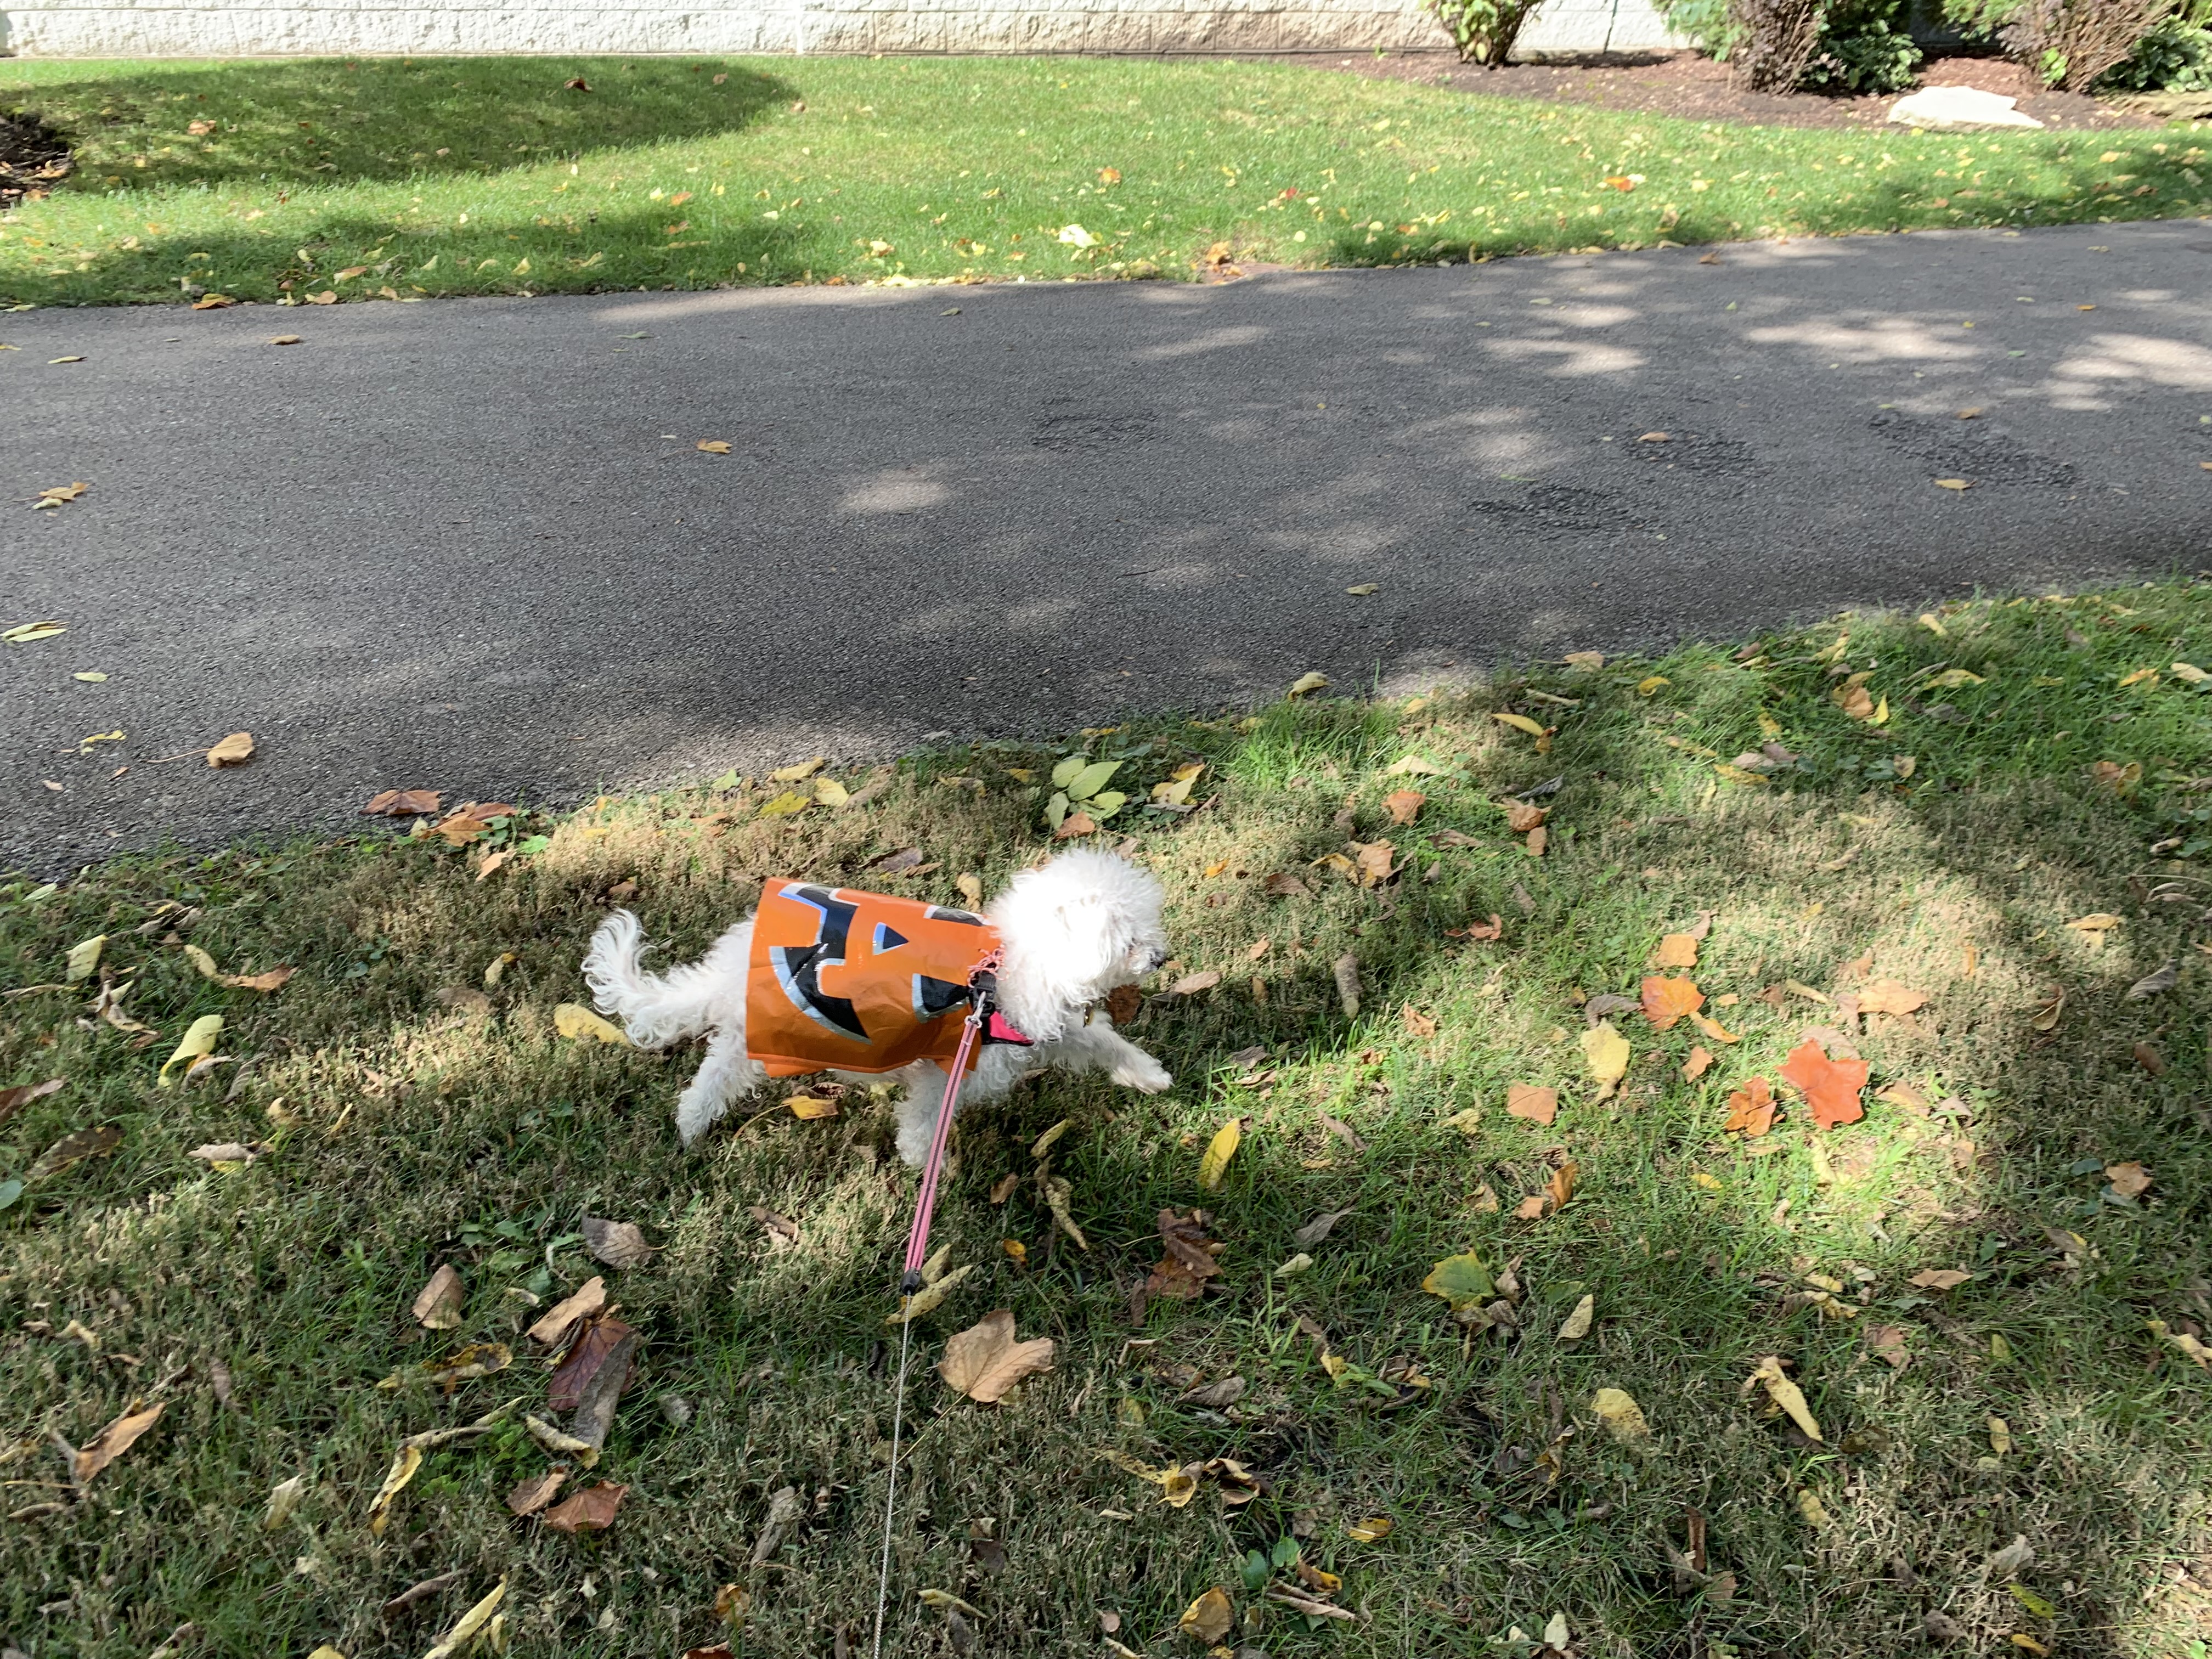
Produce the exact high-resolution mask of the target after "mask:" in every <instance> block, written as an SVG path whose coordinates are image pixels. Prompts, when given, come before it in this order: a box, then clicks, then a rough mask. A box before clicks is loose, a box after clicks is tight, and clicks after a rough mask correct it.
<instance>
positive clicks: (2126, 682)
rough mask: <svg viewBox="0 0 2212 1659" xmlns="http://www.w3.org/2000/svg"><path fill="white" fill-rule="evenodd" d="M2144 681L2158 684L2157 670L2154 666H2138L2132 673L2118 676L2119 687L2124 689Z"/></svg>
mask: <svg viewBox="0 0 2212 1659" xmlns="http://www.w3.org/2000/svg"><path fill="white" fill-rule="evenodd" d="M2146 681H2147V682H2148V683H2149V684H2152V685H2156V684H2158V670H2156V669H2155V668H2138V669H2136V671H2135V672H2134V673H2132V674H2123V675H2122V676H2121V677H2120V683H2119V689H2120V690H2123V691H2124V690H2127V689H2128V688H2129V687H2130V686H2131V685H2142V684H2144V683H2145V682H2146Z"/></svg>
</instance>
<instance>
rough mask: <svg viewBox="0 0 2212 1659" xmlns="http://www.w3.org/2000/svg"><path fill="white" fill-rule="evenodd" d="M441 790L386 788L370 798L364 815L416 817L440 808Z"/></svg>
mask: <svg viewBox="0 0 2212 1659" xmlns="http://www.w3.org/2000/svg"><path fill="white" fill-rule="evenodd" d="M441 793H442V792H441V791H439V790H436V789H386V790H384V791H383V792H381V793H379V794H375V795H373V796H371V797H370V798H369V802H368V805H366V806H364V807H362V809H361V811H362V817H395V818H408V817H421V816H423V815H426V814H428V813H431V812H435V811H437V810H438V799H439V796H440V794H441Z"/></svg>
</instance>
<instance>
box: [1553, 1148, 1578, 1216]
mask: <svg viewBox="0 0 2212 1659" xmlns="http://www.w3.org/2000/svg"><path fill="white" fill-rule="evenodd" d="M1581 1173H1582V1166H1581V1165H1580V1164H1577V1163H1576V1162H1575V1161H1574V1159H1572V1158H1569V1159H1568V1160H1567V1161H1566V1162H1565V1163H1564V1164H1561V1165H1559V1168H1558V1169H1556V1170H1553V1171H1552V1178H1551V1179H1550V1180H1549V1181H1547V1182H1545V1183H1544V1195H1545V1197H1547V1198H1548V1199H1550V1200H1552V1207H1553V1209H1555V1210H1563V1209H1565V1207H1566V1204H1567V1200H1569V1199H1571V1198H1572V1197H1573V1196H1574V1195H1575V1177H1576V1176H1578V1175H1580V1174H1581Z"/></svg>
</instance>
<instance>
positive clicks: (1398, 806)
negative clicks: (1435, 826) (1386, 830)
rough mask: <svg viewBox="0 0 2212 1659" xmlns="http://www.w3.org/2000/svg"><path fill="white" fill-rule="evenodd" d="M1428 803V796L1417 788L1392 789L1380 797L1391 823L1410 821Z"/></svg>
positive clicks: (1417, 815)
mask: <svg viewBox="0 0 2212 1659" xmlns="http://www.w3.org/2000/svg"><path fill="white" fill-rule="evenodd" d="M1428 804H1429V798H1428V797H1427V796H1426V795H1425V794H1423V793H1421V792H1420V791H1419V790H1418V789H1394V790H1392V791H1391V792H1390V793H1389V794H1387V795H1385V796H1384V797H1383V806H1384V807H1385V808H1387V809H1388V810H1389V814H1390V822H1391V823H1412V822H1413V820H1414V819H1415V818H1417V817H1419V816H1420V812H1421V809H1422V808H1423V807H1424V806H1426V805H1428Z"/></svg>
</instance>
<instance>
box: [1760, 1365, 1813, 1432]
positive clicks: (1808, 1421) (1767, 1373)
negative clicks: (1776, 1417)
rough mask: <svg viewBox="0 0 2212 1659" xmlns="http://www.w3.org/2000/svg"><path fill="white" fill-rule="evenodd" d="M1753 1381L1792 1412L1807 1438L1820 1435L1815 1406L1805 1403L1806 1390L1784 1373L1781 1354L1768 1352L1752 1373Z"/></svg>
mask: <svg viewBox="0 0 2212 1659" xmlns="http://www.w3.org/2000/svg"><path fill="white" fill-rule="evenodd" d="M1751 1381H1752V1382H1753V1383H1759V1384H1761V1385H1762V1386H1763V1387H1764V1388H1765V1389H1766V1394H1767V1397H1768V1398H1769V1399H1770V1400H1771V1401H1774V1403H1775V1404H1776V1405H1778V1406H1779V1407H1782V1409H1783V1410H1784V1411H1785V1412H1787V1413H1789V1414H1790V1421H1791V1422H1793V1423H1795V1424H1796V1425H1797V1426H1798V1427H1799V1428H1801V1429H1802V1430H1803V1431H1805V1437H1806V1438H1807V1439H1808V1440H1818V1439H1819V1438H1820V1423H1819V1421H1818V1420H1817V1419H1814V1415H1813V1408H1812V1407H1810V1406H1808V1405H1807V1404H1806V1403H1805V1393H1804V1390H1803V1389H1800V1388H1799V1387H1798V1386H1797V1385H1796V1383H1793V1382H1791V1381H1790V1378H1789V1377H1788V1376H1785V1375H1784V1372H1783V1370H1782V1360H1781V1357H1780V1356H1779V1355H1777V1354H1768V1355H1767V1356H1766V1357H1765V1358H1764V1359H1761V1360H1760V1361H1759V1367H1758V1369H1757V1370H1753V1372H1752V1374H1751Z"/></svg>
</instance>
